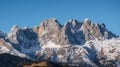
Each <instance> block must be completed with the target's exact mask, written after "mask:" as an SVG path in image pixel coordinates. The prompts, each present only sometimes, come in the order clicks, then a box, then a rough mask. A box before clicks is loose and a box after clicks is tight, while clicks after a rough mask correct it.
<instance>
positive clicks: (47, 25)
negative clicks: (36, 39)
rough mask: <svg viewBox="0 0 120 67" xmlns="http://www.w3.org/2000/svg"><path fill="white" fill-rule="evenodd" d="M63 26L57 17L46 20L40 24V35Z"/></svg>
mask: <svg viewBox="0 0 120 67" xmlns="http://www.w3.org/2000/svg"><path fill="white" fill-rule="evenodd" d="M61 27H62V25H61V24H60V23H59V22H58V21H57V19H55V18H51V19H47V20H44V21H42V22H41V24H40V29H39V35H41V34H42V33H44V32H51V31H56V30H59V29H60V28H61Z"/></svg>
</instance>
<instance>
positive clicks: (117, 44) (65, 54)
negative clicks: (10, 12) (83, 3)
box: [0, 18, 120, 67]
mask: <svg viewBox="0 0 120 67" xmlns="http://www.w3.org/2000/svg"><path fill="white" fill-rule="evenodd" d="M4 55H5V56H4ZM10 56H12V57H10ZM4 57H5V58H4ZM7 57H8V58H9V59H10V58H11V60H8V59H6V58H7ZM14 58H15V59H14ZM8 61H11V63H7V62H8ZM17 61H18V62H17ZM36 61H37V63H38V62H41V61H46V62H47V64H51V63H52V64H53V65H48V67H52V66H54V64H57V65H58V66H59V65H61V66H65V65H67V66H77V67H80V66H81V67H83V66H84V67H120V38H119V36H117V35H116V34H114V33H112V32H111V31H109V30H107V28H106V26H105V24H104V23H102V24H98V23H93V22H91V20H90V19H88V18H86V19H85V20H84V21H81V22H79V21H77V20H75V19H71V20H69V21H67V22H66V23H65V24H63V25H62V24H60V23H59V21H58V20H57V19H56V18H50V19H46V20H43V21H41V22H40V25H39V26H35V27H33V28H29V27H23V28H20V27H19V26H18V25H14V26H13V27H12V28H11V30H10V31H9V33H4V32H2V31H0V67H6V64H7V65H8V66H7V67H17V66H18V65H19V64H21V65H22V66H23V65H25V64H28V65H31V66H32V64H34V63H36ZM26 67H27V66H26ZM38 67H39V65H38Z"/></svg>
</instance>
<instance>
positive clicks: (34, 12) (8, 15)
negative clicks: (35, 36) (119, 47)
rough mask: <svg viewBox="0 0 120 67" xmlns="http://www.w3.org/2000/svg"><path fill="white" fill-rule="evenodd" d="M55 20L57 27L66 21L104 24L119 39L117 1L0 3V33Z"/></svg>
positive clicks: (4, 0)
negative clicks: (88, 21) (87, 21)
mask: <svg viewBox="0 0 120 67" xmlns="http://www.w3.org/2000/svg"><path fill="white" fill-rule="evenodd" d="M49 18H57V19H58V21H59V22H60V23H61V24H64V23H65V22H66V21H68V20H70V19H72V18H73V19H77V20H78V21H83V20H84V19H85V18H90V19H91V21H92V22H95V23H96V22H98V23H102V22H103V23H105V24H106V26H107V29H108V30H110V31H112V32H113V33H115V34H117V35H119V36H120V0H0V30H1V31H3V32H8V31H9V30H10V28H11V27H12V26H13V25H19V26H20V27H24V26H29V27H33V26H35V25H39V24H40V21H42V20H44V19H49Z"/></svg>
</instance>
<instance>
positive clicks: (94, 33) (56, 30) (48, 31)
mask: <svg viewBox="0 0 120 67" xmlns="http://www.w3.org/2000/svg"><path fill="white" fill-rule="evenodd" d="M112 37H116V36H115V35H114V34H112V33H111V32H109V31H108V30H107V29H106V26H105V24H101V25H100V24H94V23H91V20H89V19H85V20H84V21H83V22H82V23H81V22H78V21H77V20H74V19H71V20H69V21H68V22H66V23H65V24H64V25H61V24H59V23H58V21H57V20H56V19H49V20H45V21H43V22H41V24H40V28H39V38H40V42H41V41H47V40H53V42H55V43H56V44H60V45H66V44H72V45H73V44H78V45H80V44H84V43H85V42H86V41H89V40H94V39H95V38H97V39H100V40H104V39H110V38H112Z"/></svg>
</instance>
